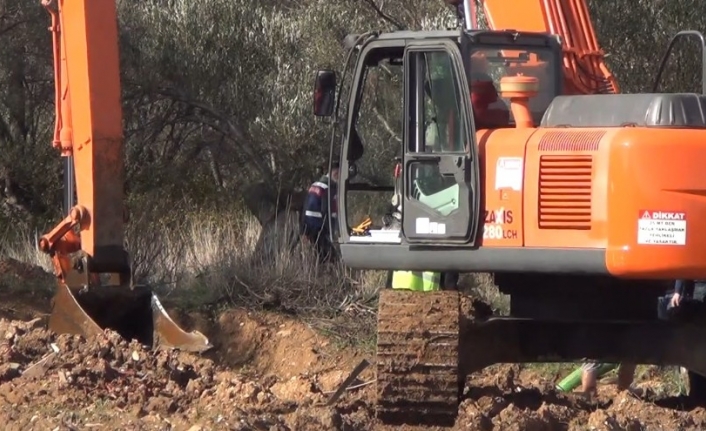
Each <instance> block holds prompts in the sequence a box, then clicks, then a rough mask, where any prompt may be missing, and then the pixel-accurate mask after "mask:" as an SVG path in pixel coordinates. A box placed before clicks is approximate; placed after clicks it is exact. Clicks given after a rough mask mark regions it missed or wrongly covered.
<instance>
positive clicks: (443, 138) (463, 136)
mask: <svg viewBox="0 0 706 431" xmlns="http://www.w3.org/2000/svg"><path fill="white" fill-rule="evenodd" d="M404 64H405V136H404V146H405V151H404V156H403V167H404V169H403V175H404V177H403V195H404V200H403V211H402V235H403V238H404V239H405V240H406V242H407V243H411V244H413V243H422V244H430V245H433V244H438V245H445V244H448V245H473V244H474V242H475V238H476V237H477V235H476V232H477V229H478V223H479V217H478V214H479V211H478V208H479V207H480V196H479V190H480V187H479V181H480V180H479V172H478V171H479V169H478V168H479V163H478V158H477V146H476V143H475V133H473V123H472V116H471V107H470V97H469V94H470V93H469V89H468V82H467V80H466V78H465V73H464V68H463V61H462V58H461V54H460V51H459V49H458V46H457V45H456V44H455V43H453V42H452V41H450V40H444V41H437V42H434V43H430V42H412V43H410V44H409V45H408V46H407V48H406V50H405V56H404Z"/></svg>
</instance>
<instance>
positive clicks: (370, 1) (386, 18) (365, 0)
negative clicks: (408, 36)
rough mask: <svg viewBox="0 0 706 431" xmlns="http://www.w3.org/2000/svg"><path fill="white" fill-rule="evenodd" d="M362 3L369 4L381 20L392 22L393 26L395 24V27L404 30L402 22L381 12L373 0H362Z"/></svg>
mask: <svg viewBox="0 0 706 431" xmlns="http://www.w3.org/2000/svg"><path fill="white" fill-rule="evenodd" d="M363 3H365V4H367V5H368V6H370V7H371V8H372V9H373V10H374V11H375V13H376V14H377V15H378V16H379V17H380V18H382V20H383V21H387V22H388V23H390V24H392V25H393V26H395V28H397V30H406V28H405V26H404V25H402V23H400V22H399V21H397V20H396V19H394V18H392V17H391V16H390V15H388V14H386V13H385V12H383V11H382V9H381V8H380V7H379V6H378V5H377V4H376V3H375V0H363Z"/></svg>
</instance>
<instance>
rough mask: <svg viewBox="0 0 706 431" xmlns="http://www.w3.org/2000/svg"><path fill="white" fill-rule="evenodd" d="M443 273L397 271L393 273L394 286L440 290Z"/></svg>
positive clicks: (415, 289)
mask: <svg viewBox="0 0 706 431" xmlns="http://www.w3.org/2000/svg"><path fill="white" fill-rule="evenodd" d="M440 282H441V274H440V273H438V272H431V271H424V272H422V271H395V272H393V274H392V288H393V289H403V290H404V289H406V290H413V291H417V292H434V291H437V290H439V285H440Z"/></svg>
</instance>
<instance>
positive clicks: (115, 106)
mask: <svg viewBox="0 0 706 431" xmlns="http://www.w3.org/2000/svg"><path fill="white" fill-rule="evenodd" d="M42 4H43V5H44V6H45V7H46V9H47V11H48V12H49V13H50V15H51V19H52V25H51V27H50V31H51V32H52V35H53V47H54V48H53V49H54V74H55V86H56V91H55V97H56V127H55V131H54V141H53V145H54V147H57V148H58V149H60V151H61V154H62V155H63V156H69V155H72V156H73V160H74V166H75V173H76V192H77V196H78V207H80V208H81V211H83V212H84V216H83V217H82V220H81V223H80V247H81V250H83V251H84V252H85V253H86V254H87V255H88V256H89V257H90V258H91V260H92V261H93V262H96V263H99V264H100V265H102V266H103V267H105V265H106V262H116V258H115V251H116V250H122V249H123V248H124V247H123V236H124V217H123V213H124V208H123V207H124V204H123V199H124V196H123V182H124V163H123V136H122V135H123V132H122V106H121V100H120V97H121V94H120V92H121V89H120V64H119V56H118V27H117V12H116V4H115V1H114V0H44V1H43V2H42ZM67 220H68V219H67ZM67 220H64V221H62V222H61V223H60V224H59V225H58V226H57V227H56V228H55V229H53V230H52V231H51V232H50V233H48V234H47V235H45V236H44V237H43V238H42V242H43V244H45V245H46V246H47V247H49V248H50V249H51V250H53V251H59V250H71V249H73V248H75V247H61V246H60V243H61V242H62V241H66V242H68V243H75V239H74V238H70V236H71V235H69V234H67V233H66V227H67ZM58 233H61V235H62V236H61V237H59V238H57V237H56V235H57V234H58ZM118 260H119V259H118ZM126 264H127V262H121V263H118V264H117V265H118V266H121V267H122V266H125V265H126ZM110 265H111V264H108V266H110ZM113 265H115V263H113Z"/></svg>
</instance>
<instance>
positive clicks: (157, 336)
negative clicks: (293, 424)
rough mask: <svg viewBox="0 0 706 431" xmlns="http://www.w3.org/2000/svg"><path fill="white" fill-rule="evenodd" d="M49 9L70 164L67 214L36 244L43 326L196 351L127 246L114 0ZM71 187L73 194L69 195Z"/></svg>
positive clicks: (60, 0)
mask: <svg viewBox="0 0 706 431" xmlns="http://www.w3.org/2000/svg"><path fill="white" fill-rule="evenodd" d="M42 5H43V6H44V7H45V8H46V10H47V11H48V12H49V14H50V16H51V27H50V31H51V32H52V35H53V48H54V75H55V86H56V94H55V97H56V128H55V133H54V142H53V146H54V148H56V149H57V150H59V151H60V152H61V155H62V156H63V157H65V160H66V161H67V163H66V164H65V165H66V166H67V167H68V168H69V169H68V170H67V174H66V175H65V181H66V183H67V184H66V185H67V188H66V190H67V196H66V197H65V198H66V201H67V203H68V204H69V205H68V208H67V216H66V218H64V220H62V221H61V222H60V223H59V224H58V225H57V226H56V227H55V228H54V229H52V230H51V231H50V232H49V233H47V234H45V235H44V236H42V238H41V239H40V242H39V246H40V248H41V250H42V251H44V252H46V253H48V254H49V255H51V257H52V261H53V264H54V270H55V274H56V276H57V278H58V281H59V283H58V290H57V292H56V295H55V297H54V299H53V301H52V302H53V304H52V313H51V315H50V318H49V328H50V329H51V330H53V331H55V332H57V333H70V334H80V335H84V336H87V337H88V336H92V335H95V334H99V333H100V332H102V331H103V330H104V329H106V328H107V329H112V330H115V331H117V332H118V333H119V334H121V335H122V336H123V337H125V338H127V339H136V340H139V341H140V342H142V343H143V344H145V345H149V346H152V347H155V348H156V347H172V348H179V349H182V350H188V351H195V352H201V351H204V350H207V349H208V348H210V344H209V342H208V339H207V338H206V337H205V336H204V335H203V334H201V333H199V332H196V331H194V332H191V333H188V332H185V331H184V330H183V329H181V328H180V327H179V326H178V325H177V324H176V323H175V322H174V321H173V320H172V319H171V318H170V317H169V315H168V314H167V313H166V311H165V310H164V307H163V306H162V305H161V303H160V301H159V299H158V298H157V297H156V296H155V295H154V294H153V293H152V291H151V290H150V289H149V288H148V287H147V286H142V285H135V284H134V283H133V282H132V270H131V267H130V260H129V256H128V253H127V251H126V249H125V246H124V235H125V224H126V214H127V212H126V211H125V207H124V203H123V201H124V185H123V182H124V155H123V152H124V146H123V132H122V107H121V88H120V87H121V85H120V62H119V52H118V29H117V24H118V20H117V12H116V4H115V0H42ZM74 187H75V196H74Z"/></svg>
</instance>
